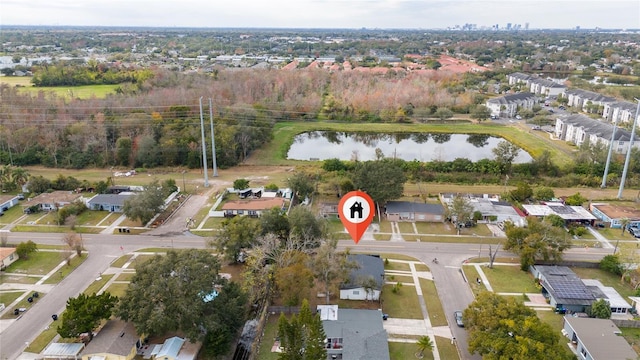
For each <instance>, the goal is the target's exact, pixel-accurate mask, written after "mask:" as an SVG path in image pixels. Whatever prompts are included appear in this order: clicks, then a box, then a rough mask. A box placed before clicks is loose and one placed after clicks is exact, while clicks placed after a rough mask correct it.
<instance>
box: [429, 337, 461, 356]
mask: <svg viewBox="0 0 640 360" xmlns="http://www.w3.org/2000/svg"><path fill="white" fill-rule="evenodd" d="M436 345H438V353H439V354H440V359H447V360H449V359H451V360H455V359H460V355H459V354H458V348H457V347H456V345H457V343H456V344H452V343H451V339H447V338H443V337H439V336H436ZM462 346H466V344H462Z"/></svg>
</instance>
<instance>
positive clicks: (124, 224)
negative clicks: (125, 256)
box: [120, 218, 143, 231]
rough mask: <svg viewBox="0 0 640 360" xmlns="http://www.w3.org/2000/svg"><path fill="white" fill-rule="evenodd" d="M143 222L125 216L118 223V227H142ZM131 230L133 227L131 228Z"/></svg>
mask: <svg viewBox="0 0 640 360" xmlns="http://www.w3.org/2000/svg"><path fill="white" fill-rule="evenodd" d="M142 226H143V224H142V223H141V222H140V220H135V221H134V220H131V219H129V218H125V219H124V221H122V222H121V223H120V227H142ZM131 230H132V231H133V229H131Z"/></svg>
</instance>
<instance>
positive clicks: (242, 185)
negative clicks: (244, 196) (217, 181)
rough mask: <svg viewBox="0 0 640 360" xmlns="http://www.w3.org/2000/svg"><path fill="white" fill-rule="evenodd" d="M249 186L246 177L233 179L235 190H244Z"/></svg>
mask: <svg viewBox="0 0 640 360" xmlns="http://www.w3.org/2000/svg"><path fill="white" fill-rule="evenodd" d="M248 187H249V180H247V179H235V180H234V181H233V188H234V189H235V190H244V189H246V188H248Z"/></svg>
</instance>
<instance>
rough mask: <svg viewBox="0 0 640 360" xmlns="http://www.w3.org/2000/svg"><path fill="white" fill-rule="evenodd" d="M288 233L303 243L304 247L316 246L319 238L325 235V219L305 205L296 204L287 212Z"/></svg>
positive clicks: (326, 230)
mask: <svg viewBox="0 0 640 360" xmlns="http://www.w3.org/2000/svg"><path fill="white" fill-rule="evenodd" d="M289 226H290V227H291V231H290V235H291V237H292V238H293V239H295V240H297V241H300V242H302V243H304V244H305V246H304V247H312V248H315V247H318V245H319V241H320V239H322V238H324V237H325V236H326V235H327V232H328V229H327V227H326V223H325V221H324V220H323V219H322V218H320V217H317V216H315V214H314V213H313V212H312V211H311V210H309V209H308V208H307V207H301V206H296V207H294V208H293V209H291V211H290V212H289Z"/></svg>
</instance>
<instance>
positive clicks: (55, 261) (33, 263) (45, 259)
mask: <svg viewBox="0 0 640 360" xmlns="http://www.w3.org/2000/svg"><path fill="white" fill-rule="evenodd" d="M62 261H64V259H63V258H62V256H61V253H60V252H55V251H45V250H39V251H36V252H34V253H32V254H30V255H29V258H28V259H24V258H21V259H18V261H16V262H14V263H13V264H11V265H9V266H8V267H7V269H6V272H8V273H21V274H31V275H45V274H48V273H49V272H50V271H51V270H53V269H54V268H55V267H56V266H58V265H59V264H60V263H61V262H62Z"/></svg>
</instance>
